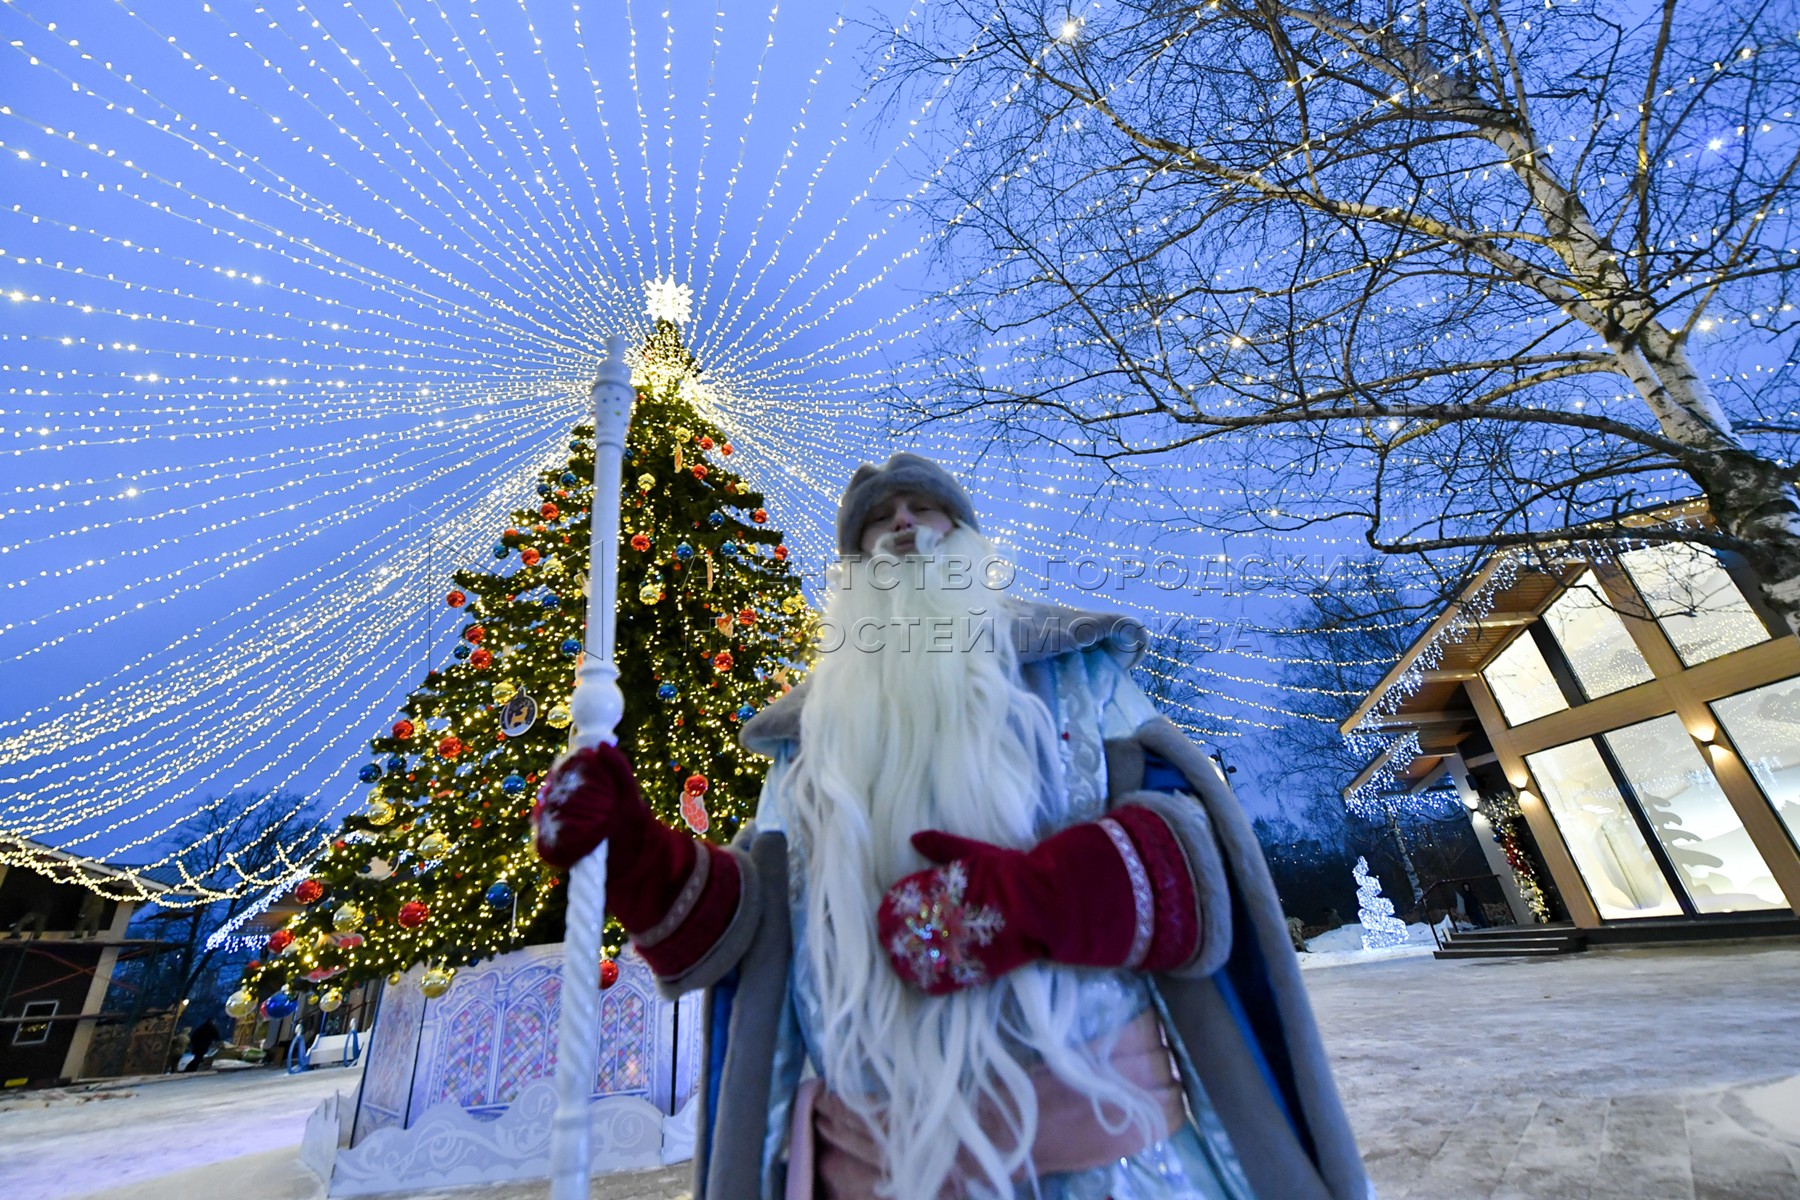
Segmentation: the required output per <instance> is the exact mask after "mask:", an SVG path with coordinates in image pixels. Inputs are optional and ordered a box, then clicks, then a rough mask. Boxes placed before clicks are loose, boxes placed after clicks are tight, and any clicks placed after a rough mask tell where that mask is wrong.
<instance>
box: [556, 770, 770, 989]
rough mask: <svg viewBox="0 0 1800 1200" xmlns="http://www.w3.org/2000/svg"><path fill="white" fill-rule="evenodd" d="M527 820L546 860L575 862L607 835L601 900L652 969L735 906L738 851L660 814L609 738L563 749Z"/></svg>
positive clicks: (707, 943)
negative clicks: (705, 842)
mask: <svg viewBox="0 0 1800 1200" xmlns="http://www.w3.org/2000/svg"><path fill="white" fill-rule="evenodd" d="M531 823H532V829H533V831H534V833H535V835H536V838H537V850H538V856H539V857H540V858H542V859H543V860H544V861H545V862H547V863H549V864H550V865H551V866H555V867H570V866H573V865H574V864H575V863H576V862H578V861H580V860H581V859H582V858H583V857H585V856H586V855H588V854H590V853H592V852H593V850H594V848H595V847H596V846H598V845H599V844H600V843H601V842H602V841H604V842H606V843H607V851H606V910H607V911H608V912H609V913H611V914H612V915H613V916H615V917H617V918H618V919H619V924H621V925H623V926H625V929H626V931H627V932H629V933H631V934H632V935H633V941H634V942H636V944H637V947H638V950H639V951H640V952H641V953H642V954H643V955H644V958H645V959H646V960H647V961H648V962H649V963H650V966H651V968H652V969H653V970H655V971H656V973H657V974H659V975H664V976H671V975H678V974H680V973H681V971H683V970H685V969H687V967H689V966H691V965H692V964H693V963H694V962H695V961H697V960H698V959H699V958H700V956H701V955H703V954H704V953H705V952H706V951H707V950H708V949H710V948H711V946H712V944H713V942H714V941H716V940H717V937H718V935H719V934H720V933H722V932H723V931H724V929H725V927H726V925H728V924H729V923H730V919H731V917H732V915H733V914H734V913H735V912H736V911H737V901H738V894H739V888H740V885H739V880H738V871H737V860H736V859H734V858H732V857H731V855H729V854H727V853H726V852H725V851H723V850H719V849H717V848H715V847H712V846H702V845H701V844H700V843H698V842H696V841H695V840H694V839H693V838H692V837H689V836H688V835H687V834H685V833H681V832H678V831H676V830H674V829H671V828H669V827H668V826H667V825H664V824H663V823H662V822H661V821H658V820H657V819H656V816H655V814H654V813H652V812H651V811H650V806H649V805H647V804H645V803H644V800H643V797H642V796H641V795H640V794H639V793H638V786H637V778H636V776H635V775H634V774H633V773H632V770H631V763H630V762H629V761H627V760H626V758H625V756H624V755H623V754H621V753H619V750H618V748H617V747H616V746H607V745H600V746H595V747H593V748H592V749H583V750H576V751H574V752H573V753H571V754H568V755H565V756H564V757H563V758H562V760H561V761H559V762H558V763H557V764H556V766H554V767H552V768H551V769H550V774H549V776H548V777H547V778H546V779H545V780H544V786H543V788H542V789H541V790H540V791H539V792H538V801H537V805H536V807H535V808H533V809H532V812H531Z"/></svg>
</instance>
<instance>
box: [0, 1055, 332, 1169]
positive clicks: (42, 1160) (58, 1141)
mask: <svg viewBox="0 0 1800 1200" xmlns="http://www.w3.org/2000/svg"><path fill="white" fill-rule="evenodd" d="M356 1078H357V1076H356V1073H355V1072H352V1071H345V1070H342V1069H335V1070H334V1069H330V1068H324V1069H321V1070H317V1071H309V1072H308V1073H306V1074H304V1075H287V1074H284V1073H282V1072H279V1071H275V1070H252V1071H232V1072H223V1073H219V1074H212V1073H210V1072H208V1073H202V1074H197V1075H171V1076H164V1077H162V1078H159V1079H153V1080H150V1081H148V1082H144V1083H139V1084H135V1085H131V1086H128V1087H125V1088H114V1087H109V1088H107V1089H106V1094H110V1095H114V1096H116V1098H114V1099H92V1100H88V1101H86V1102H85V1103H81V1102H77V1100H78V1098H77V1097H76V1096H73V1095H71V1096H70V1097H68V1098H67V1099H63V1100H61V1101H60V1102H58V1103H54V1104H51V1105H50V1106H49V1107H45V1108H23V1107H21V1108H11V1109H10V1110H9V1111H0V1195H3V1196H5V1197H6V1200H70V1198H72V1197H77V1196H86V1195H88V1194H89V1193H91V1192H95V1191H99V1190H100V1189H102V1188H114V1187H119V1186H121V1185H125V1184H135V1183H139V1182H143V1181H153V1180H154V1181H158V1183H159V1185H162V1186H161V1190H160V1191H158V1192H156V1193H155V1194H156V1195H159V1196H162V1197H167V1198H168V1200H215V1198H217V1200H227V1198H228V1200H290V1196H291V1197H293V1200H298V1198H299V1197H301V1196H304V1195H306V1194H307V1193H306V1192H305V1191H294V1190H293V1189H292V1188H289V1189H288V1190H287V1191H285V1192H284V1191H280V1190H270V1189H271V1187H272V1186H273V1185H272V1183H271V1173H270V1170H269V1169H264V1170H261V1171H259V1172H255V1177H256V1190H254V1191H238V1190H233V1191H225V1190H223V1189H211V1188H202V1189H201V1190H198V1191H194V1190H182V1189H177V1188H175V1187H173V1186H167V1184H168V1181H169V1179H170V1178H172V1173H174V1172H181V1171H187V1170H191V1169H193V1168H207V1167H210V1166H212V1165H213V1164H219V1163H227V1162H229V1161H232V1160H239V1159H246V1158H249V1157H254V1156H257V1155H258V1153H259V1152H265V1151H273V1150H280V1151H283V1152H284V1153H285V1155H286V1157H287V1160H288V1161H289V1162H290V1163H292V1164H293V1165H292V1170H291V1171H274V1177H283V1178H285V1177H287V1176H291V1175H293V1173H294V1172H298V1173H299V1175H298V1176H295V1178H303V1179H306V1180H310V1178H311V1176H309V1175H306V1173H305V1171H304V1169H303V1168H301V1167H300V1166H299V1165H298V1163H296V1162H293V1158H294V1153H295V1151H296V1150H297V1149H298V1147H299V1145H300V1134H301V1131H302V1130H304V1129H305V1127H306V1118H307V1116H308V1115H309V1114H310V1113H311V1112H312V1110H313V1109H315V1108H317V1107H318V1106H319V1103H320V1102H321V1101H323V1100H324V1099H325V1097H326V1096H328V1095H330V1094H331V1093H332V1092H335V1091H345V1090H349V1089H352V1088H354V1087H355V1086H356ZM120 1092H124V1093H126V1094H124V1095H118V1093H120ZM9 1099H10V1100H11V1101H12V1102H13V1103H20V1104H22V1103H24V1102H25V1101H26V1100H28V1099H29V1096H28V1095H26V1096H17V1097H9ZM147 1194H148V1193H147Z"/></svg>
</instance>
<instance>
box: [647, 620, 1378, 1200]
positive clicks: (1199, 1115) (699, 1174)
mask: <svg viewBox="0 0 1800 1200" xmlns="http://www.w3.org/2000/svg"><path fill="white" fill-rule="evenodd" d="M1009 608H1011V609H1012V610H1013V627H1014V640H1015V643H1016V644H1017V646H1018V647H1019V651H1020V654H1019V657H1020V663H1021V673H1022V676H1023V678H1024V681H1025V683H1026V685H1027V686H1028V687H1030V688H1031V689H1032V690H1033V691H1034V692H1035V693H1036V694H1037V695H1038V696H1039V697H1040V698H1042V699H1043V700H1044V701H1045V703H1046V704H1047V705H1048V706H1049V708H1050V711H1051V713H1052V715H1053V716H1054V717H1055V719H1056V721H1057V723H1058V727H1059V732H1061V733H1062V734H1063V735H1065V736H1064V738H1063V763H1062V777H1063V783H1064V788H1065V790H1066V792H1067V795H1066V796H1065V797H1063V801H1064V803H1063V807H1062V808H1061V810H1060V811H1052V812H1049V813H1047V814H1045V816H1046V818H1047V820H1048V826H1049V827H1048V828H1047V829H1046V830H1045V832H1046V833H1048V832H1053V831H1054V829H1056V828H1061V827H1064V826H1066V825H1069V824H1073V823H1076V822H1078V821H1084V820H1093V819H1094V818H1095V817H1097V816H1099V815H1100V814H1101V813H1103V812H1104V811H1105V810H1106V809H1108V808H1111V807H1114V806H1116V805H1118V804H1121V803H1132V804H1142V805H1146V806H1148V807H1152V808H1153V809H1154V810H1155V811H1157V812H1158V813H1159V814H1160V815H1162V816H1163V817H1164V818H1165V819H1167V820H1168V821H1169V823H1170V826H1171V828H1172V829H1174V831H1175V833H1176V836H1177V837H1178V838H1179V839H1180V840H1181V843H1182V847H1183V849H1184V851H1185V852H1186V853H1187V856H1188V860H1189V863H1190V866H1191V867H1193V869H1194V874H1195V880H1196V884H1197V887H1198V891H1199V898H1200V905H1201V914H1202V946H1201V955H1200V958H1199V960H1198V961H1197V962H1195V963H1194V964H1193V965H1192V966H1190V967H1189V968H1187V969H1185V970H1183V971H1182V972H1180V973H1179V974H1173V973H1171V974H1157V975H1146V976H1137V977H1134V978H1136V979H1141V980H1142V981H1143V984H1144V988H1143V991H1144V992H1147V994H1148V1000H1149V1003H1150V1004H1151V1005H1152V1006H1153V1007H1154V1008H1155V1009H1156V1011H1157V1013H1158V1016H1159V1019H1160V1020H1161V1023H1162V1026H1163V1029H1164V1034H1165V1036H1166V1038H1167V1040H1168V1042H1169V1045H1170V1047H1171V1049H1172V1050H1173V1052H1174V1055H1175V1060H1176V1063H1177V1066H1178V1067H1179V1069H1180V1074H1181V1079H1182V1084H1183V1086H1184V1089H1185V1091H1186V1093H1187V1101H1188V1109H1189V1114H1190V1128H1189V1129H1188V1130H1185V1131H1183V1132H1182V1134H1181V1138H1180V1139H1179V1140H1180V1143H1181V1145H1180V1147H1179V1149H1180V1150H1181V1153H1180V1155H1178V1157H1180V1158H1182V1160H1183V1161H1184V1162H1185V1163H1186V1164H1187V1168H1186V1169H1188V1170H1190V1171H1191V1170H1194V1169H1195V1165H1196V1164H1197V1163H1203V1164H1204V1169H1205V1171H1206V1174H1207V1179H1206V1181H1205V1188H1204V1190H1196V1191H1189V1190H1185V1189H1184V1190H1173V1191H1171V1190H1163V1191H1142V1190H1140V1191H1138V1192H1136V1193H1133V1194H1132V1195H1131V1200H1139V1197H1140V1196H1141V1197H1142V1200H1164V1198H1168V1200H1173V1198H1174V1197H1177V1196H1188V1195H1203V1196H1217V1197H1219V1198H1220V1200H1368V1197H1369V1196H1370V1195H1371V1194H1372V1193H1371V1190H1370V1187H1369V1184H1368V1180H1367V1177H1366V1175H1365V1174H1364V1172H1363V1168H1362V1162H1361V1158H1360V1156H1359V1155H1358V1153H1357V1150H1356V1143H1355V1140H1354V1138H1353V1137H1352V1135H1351V1132H1350V1128H1349V1123H1348V1121H1347V1120H1346V1118H1345V1116H1344V1112H1343V1107H1342V1104H1341V1102H1340V1101H1339V1098H1338V1093H1337V1088H1336V1085H1335V1083H1334V1081H1333V1079H1332V1076H1331V1070H1330V1066H1329V1064H1328V1061H1327V1059H1326V1057H1325V1052H1324V1049H1323V1047H1322V1046H1321V1044H1320V1041H1319V1036H1318V1030H1317V1027H1316V1026H1315V1024H1314V1021H1313V1017H1312V1010H1311V1006H1310V1004H1309V1003H1308V1001H1307V998H1306V993H1305V991H1304V988H1303V986H1302V984H1301V979H1300V969H1299V964H1298V962H1297V961H1296V960H1295V958H1294V952H1293V949H1292V944H1291V942H1290V941H1289V938H1288V932H1287V925H1286V920H1285V917H1284V915H1283V914H1282V911H1281V906H1280V903H1279V901H1278V900H1277V899H1276V896H1275V889H1274V885H1273V883H1272V881H1271V880H1270V877H1269V871H1268V866H1267V864H1266V863H1265V862H1264V860H1263V856H1262V851H1261V849H1260V847H1259V846H1258V845H1257V842H1256V839H1255V836H1254V834H1253V833H1252V831H1251V828H1250V823H1249V821H1248V820H1247V819H1246V818H1245V817H1244V814H1243V812H1242V810H1241V809H1240V808H1239V806H1238V804H1237V801H1236V799H1235V798H1234V797H1233V796H1232V794H1231V789H1230V787H1229V785H1228V784H1227V783H1226V781H1225V777H1224V776H1223V775H1222V774H1221V773H1220V771H1219V769H1218V767H1217V765H1216V764H1215V763H1214V762H1213V761H1212V759H1211V758H1209V757H1208V756H1207V755H1206V754H1205V753H1203V752H1202V751H1201V750H1200V749H1199V748H1198V747H1196V746H1195V745H1194V744H1193V743H1192V742H1190V741H1189V740H1188V739H1187V738H1186V736H1184V735H1183V734H1182V733H1181V731H1180V730H1179V729H1177V728H1176V727H1175V726H1174V725H1173V724H1171V723H1170V722H1169V721H1168V720H1167V719H1165V718H1163V717H1161V716H1160V715H1158V714H1157V713H1156V711H1155V709H1154V707H1153V706H1152V705H1151V704H1150V702H1149V701H1148V699H1147V698H1145V697H1144V695H1143V693H1142V691H1141V690H1139V689H1138V687H1137V686H1136V684H1135V683H1133V682H1132V681H1131V679H1130V677H1129V675H1128V674H1127V670H1128V668H1129V666H1130V665H1131V663H1132V662H1134V661H1135V660H1136V658H1137V657H1138V655H1139V654H1140V653H1141V651H1142V646H1143V644H1144V633H1143V630H1142V628H1141V626H1139V625H1137V624H1136V623H1135V622H1133V621H1131V620H1130V619H1128V618H1123V617H1114V616H1101V615H1097V614H1091V613H1081V612H1077V611H1074V610H1070V609H1062V608H1053V607H1049V606H1044V605H1035V604H1025V603H1018V602H1009ZM805 698H806V687H805V685H804V684H803V685H801V686H800V687H798V688H795V689H794V690H793V691H792V692H791V693H789V694H788V695H787V696H785V697H783V698H782V699H781V700H779V701H777V702H776V703H775V704H772V705H771V706H769V708H767V709H765V710H764V711H763V712H761V713H759V714H758V715H757V716H756V717H755V718H754V719H752V720H751V721H749V722H748V723H747V724H746V726H745V728H744V730H743V741H744V744H745V746H746V747H748V748H750V749H752V750H756V751H759V752H761V753H765V754H769V755H771V757H773V758H774V759H775V765H774V766H773V767H772V768H771V771H770V774H769V778H768V781H767V782H766V783H765V787H764V799H763V809H762V812H761V813H759V820H758V822H756V823H753V824H751V825H748V826H746V827H745V828H744V830H743V831H742V832H741V833H740V834H739V836H738V838H737V840H736V841H735V842H734V843H733V845H732V846H731V847H730V848H729V849H730V853H732V854H733V855H734V856H736V857H737V859H738V865H739V868H740V870H741V872H742V880H743V895H742V899H741V900H740V903H739V908H738V911H737V913H736V915H735V916H734V917H733V919H732V921H731V924H730V925H729V926H728V927H727V929H726V931H725V934H724V935H723V936H722V937H721V938H720V940H719V942H718V943H717V944H716V945H715V946H714V947H713V948H712V949H711V950H710V951H709V952H708V953H707V954H706V955H705V956H704V957H702V958H701V959H700V960H699V961H698V962H697V963H695V964H694V965H693V966H692V967H691V968H689V969H688V970H687V971H685V972H683V973H682V974H681V975H679V976H677V977H673V978H669V979H664V980H661V981H659V982H660V986H661V987H662V989H663V991H664V993H665V994H667V995H669V996H676V995H679V994H681V993H684V992H687V991H691V990H693V989H695V988H705V989H707V996H706V1002H705V1006H704V1012H705V1031H704V1034H703V1040H704V1045H705V1047H706V1053H705V1058H704V1062H703V1066H702V1071H701V1085H700V1097H701V1112H700V1117H699V1121H698V1136H697V1139H696V1144H695V1159H694V1171H695V1176H694V1200H781V1198H782V1196H783V1195H784V1188H785V1170H786V1163H785V1149H786V1136H787V1125H788V1120H789V1117H790V1113H791V1106H792V1100H793V1094H794V1090H795V1088H796V1087H797V1086H798V1083H799V1080H800V1073H801V1070H802V1068H803V1065H804V1060H805V1057H806V1055H805V1050H806V1037H805V1032H806V1024H807V1020H806V1018H807V1016H808V1014H807V1004H808V999H809V990H810V989H809V988H808V987H807V986H805V985H806V983H807V981H806V980H804V979H803V978H799V976H802V975H803V974H804V971H803V970H802V971H798V972H797V970H796V968H797V966H799V965H800V962H799V959H798V957H797V955H796V945H795V943H796V932H797V931H796V922H795V920H794V917H795V913H796V912H797V911H798V912H803V911H804V905H803V904H801V905H799V906H798V907H796V903H795V900H796V895H797V892H798V889H795V888H792V887H791V886H790V885H791V883H792V882H793V880H794V879H798V878H800V877H801V874H800V869H799V864H798V863H797V862H796V861H794V860H795V858H796V855H795V854H794V852H793V850H792V849H791V848H790V847H789V845H788V842H787V838H786V835H785V832H784V831H783V828H784V825H785V822H784V820H783V817H782V814H781V807H782V805H781V795H782V790H783V785H784V780H785V768H786V764H787V762H788V760H789V759H790V758H791V756H792V753H793V751H794V749H795V748H796V746H797V739H798V737H799V730H800V709H801V707H802V705H803V704H804V703H805ZM798 934H799V936H800V937H801V938H804V935H805V931H804V928H800V929H799V930H798ZM1100 974H1112V973H1100ZM1127 982H1129V981H1127ZM1128 990H1129V988H1128ZM1102 994H1103V993H1101V992H1096V998H1097V1002H1098V1000H1099V997H1100V996H1101V995H1102ZM1140 1007H1141V1005H1140ZM1177 1140H1178V1139H1174V1138H1172V1139H1170V1142H1175V1141H1177ZM1169 1144H1170V1143H1169V1142H1165V1143H1159V1147H1160V1148H1161V1149H1158V1148H1153V1150H1157V1152H1158V1153H1161V1154H1164V1155H1165V1156H1166V1155H1167V1154H1169V1153H1172V1151H1171V1150H1169V1149H1168V1147H1169ZM1152 1157H1154V1155H1153V1156H1152ZM1155 1167H1156V1164H1155V1163H1149V1164H1146V1169H1145V1171H1143V1172H1141V1173H1140V1174H1141V1175H1143V1176H1144V1177H1145V1178H1148V1177H1149V1176H1150V1175H1153V1174H1154V1169H1155ZM1083 1174H1086V1173H1083ZM1133 1178H1134V1177H1133V1176H1132V1175H1131V1173H1130V1172H1129V1171H1126V1172H1124V1173H1122V1174H1119V1175H1117V1176H1114V1177H1109V1178H1108V1180H1107V1181H1106V1183H1105V1184H1104V1185H1103V1186H1105V1187H1106V1188H1107V1190H1108V1191H1118V1192H1119V1193H1120V1195H1121V1200H1123V1197H1124V1195H1125V1194H1127V1193H1128V1192H1130V1189H1131V1187H1132V1181H1133ZM1044 1183H1045V1187H1044V1190H1043V1194H1044V1195H1045V1196H1046V1197H1047V1200H1056V1198H1057V1197H1058V1196H1059V1189H1058V1188H1057V1187H1056V1186H1054V1181H1053V1180H1045V1181H1044ZM1087 1190H1088V1189H1086V1188H1071V1189H1061V1190H1060V1195H1062V1196H1068V1197H1070V1200H1075V1198H1076V1197H1083V1198H1085V1196H1086V1194H1087ZM1026 1194H1030V1193H1029V1190H1028V1191H1027V1193H1026ZM1101 1194H1105V1193H1101Z"/></svg>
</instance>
